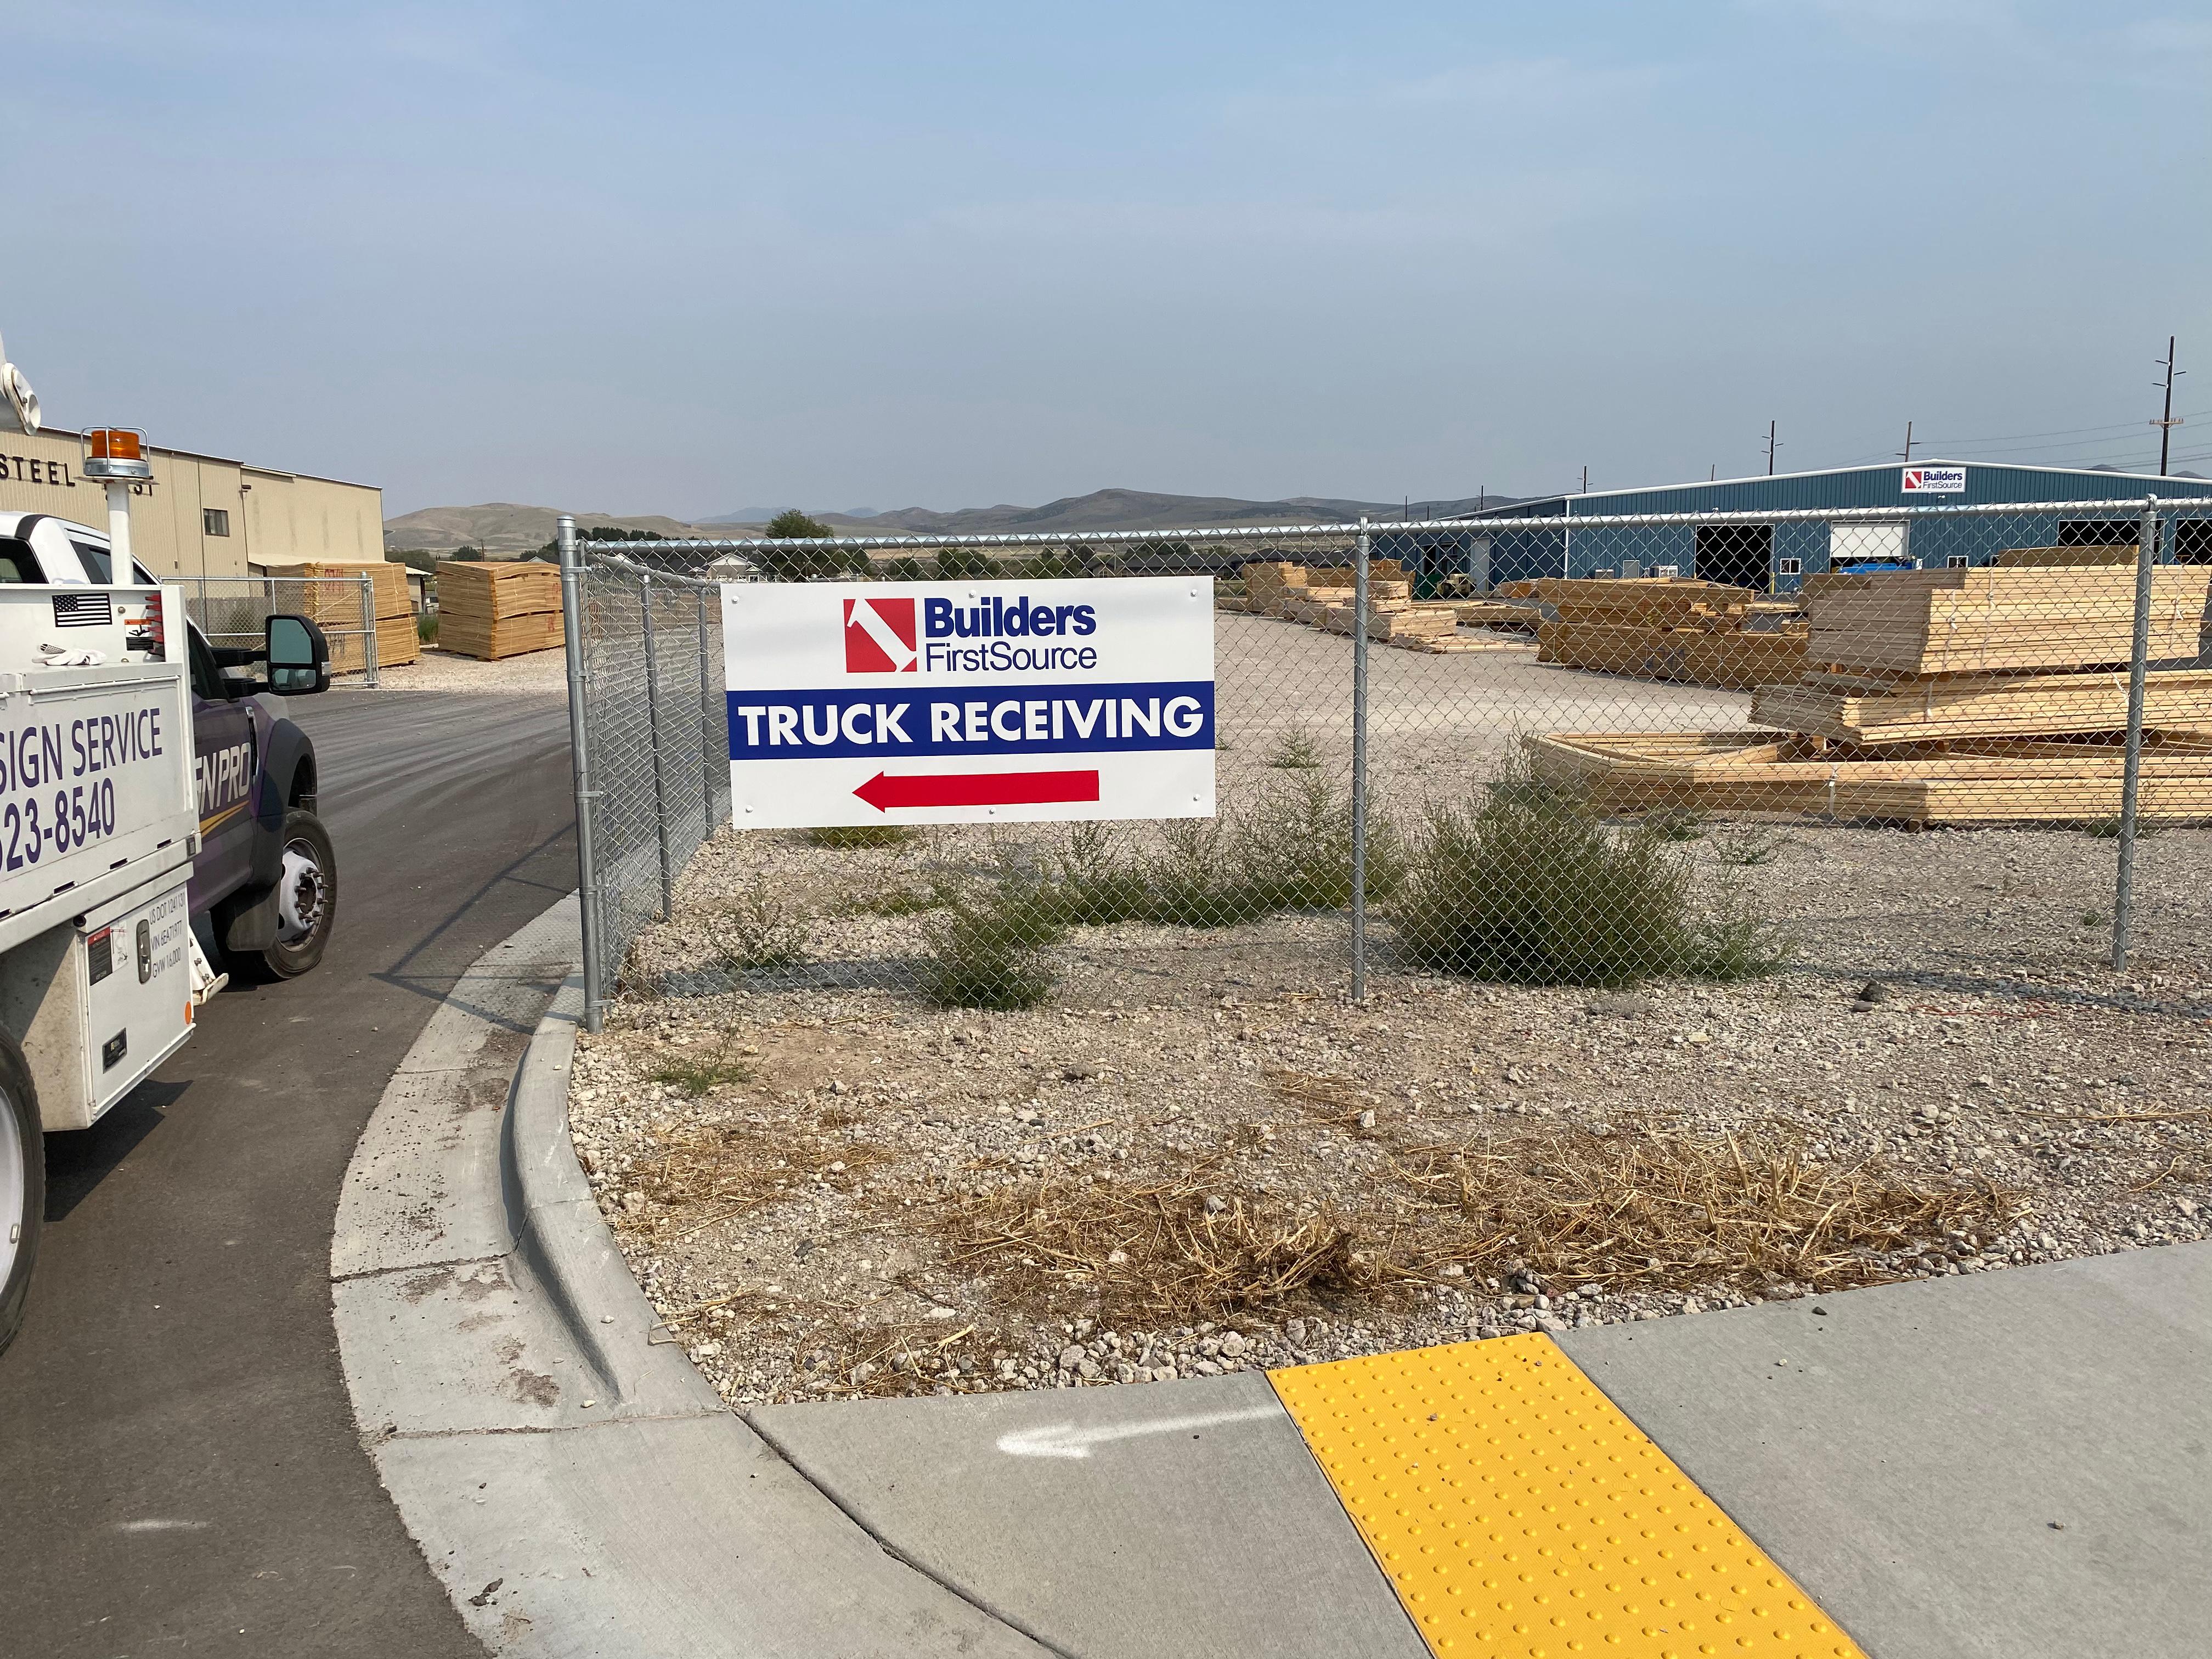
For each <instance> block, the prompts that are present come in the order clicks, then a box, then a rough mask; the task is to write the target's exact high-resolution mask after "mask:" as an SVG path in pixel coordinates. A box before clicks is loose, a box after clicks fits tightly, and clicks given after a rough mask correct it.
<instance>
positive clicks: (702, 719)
mask: <svg viewBox="0 0 2212 1659" xmlns="http://www.w3.org/2000/svg"><path fill="white" fill-rule="evenodd" d="M694 593H695V597H696V598H697V599H698V601H699V766H700V778H699V787H701V788H702V790H703V791H705V805H703V806H702V809H701V815H700V819H699V822H700V823H701V824H702V825H703V826H704V827H703V828H702V829H701V831H700V837H701V839H702V840H705V839H707V838H708V837H711V836H713V835H714V675H713V673H712V672H711V671H710V669H709V664H708V659H709V655H710V653H708V649H707V633H708V629H707V622H708V611H707V600H708V590H707V589H706V588H703V587H702V588H697V589H695V590H694ZM714 598H715V599H717V600H719V599H720V598H721V595H720V593H719V592H717V593H715V594H714ZM723 764H724V765H727V764H728V760H727V758H725V759H724V761H723Z"/></svg>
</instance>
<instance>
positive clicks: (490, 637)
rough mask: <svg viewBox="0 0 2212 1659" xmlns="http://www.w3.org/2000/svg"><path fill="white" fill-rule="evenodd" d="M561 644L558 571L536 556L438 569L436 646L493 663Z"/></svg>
mask: <svg viewBox="0 0 2212 1659" xmlns="http://www.w3.org/2000/svg"><path fill="white" fill-rule="evenodd" d="M561 642H562V633H561V573H560V571H559V569H558V568H556V567H555V566H553V565H550V564H540V563H538V562H536V561H535V560H532V561H527V562H513V563H496V564H495V563H492V562H483V563H474V562H471V563H461V562H456V561H451V560H449V561H447V562H445V563H442V564H441V565H440V566H439V567H438V644H439V646H440V647H441V649H444V650H447V651H458V652H459V653H461V654H462V655H463V656H467V657H480V658H482V659H484V660H485V661H487V662H496V661H497V660H498V659H501V657H519V656H520V655H522V654H523V653H526V652H530V651H550V650H551V649H553V648H554V647H556V646H558V645H560V644H561Z"/></svg>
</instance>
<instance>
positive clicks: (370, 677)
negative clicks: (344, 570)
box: [361, 570, 376, 691]
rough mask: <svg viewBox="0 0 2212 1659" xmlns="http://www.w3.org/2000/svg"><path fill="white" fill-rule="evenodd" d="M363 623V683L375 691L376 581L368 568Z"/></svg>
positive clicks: (363, 580)
mask: <svg viewBox="0 0 2212 1659" xmlns="http://www.w3.org/2000/svg"><path fill="white" fill-rule="evenodd" d="M361 623H362V627H361V660H362V684H363V685H365V686H367V687H368V689H369V690H372V691H374V690H376V581H375V579H374V578H373V577H372V576H370V574H368V572H367V571H366V570H364V571H362V573H361Z"/></svg>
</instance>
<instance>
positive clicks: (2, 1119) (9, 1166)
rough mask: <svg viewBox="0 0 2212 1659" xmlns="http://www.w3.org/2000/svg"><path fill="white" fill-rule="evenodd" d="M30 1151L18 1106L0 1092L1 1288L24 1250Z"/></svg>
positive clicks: (11, 1274) (13, 1271) (12, 1275)
mask: <svg viewBox="0 0 2212 1659" xmlns="http://www.w3.org/2000/svg"><path fill="white" fill-rule="evenodd" d="M28 1156H29V1152H28V1149H27V1147H25V1146H24V1145H23V1128H22V1124H21V1121H18V1119H17V1118H16V1116H15V1102H14V1101H13V1100H11V1099H9V1097H8V1096H7V1094H6V1093H5V1091H0V1285H5V1284H6V1283H7V1282H8V1281H9V1279H11V1278H13V1277H14V1276H15V1257H16V1255H17V1253H18V1252H20V1251H21V1249H22V1248H23V1198H24V1194H25V1189H26V1188H27V1186H28V1184H29V1164H28V1163H27V1158H28Z"/></svg>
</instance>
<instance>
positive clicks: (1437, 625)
mask: <svg viewBox="0 0 2212 1659" xmlns="http://www.w3.org/2000/svg"><path fill="white" fill-rule="evenodd" d="M1367 592H1368V604H1367V637H1368V638H1369V639H1370V640H1380V641H1382V642H1383V644H1385V645H1398V646H1407V647H1424V648H1425V647H1431V646H1434V645H1438V644H1441V643H1443V642H1445V641H1455V636H1456V635H1457V634H1458V631H1459V616H1458V613H1457V612H1456V611H1455V610H1454V608H1453V607H1452V606H1450V605H1417V604H1415V603H1414V602H1413V584H1412V583H1410V582H1376V581H1371V580H1370V582H1369V583H1368V585H1367ZM1357 615H1358V607H1357V606H1355V605H1353V604H1352V601H1351V599H1350V597H1349V596H1347V597H1346V599H1345V601H1344V602H1343V603H1341V604H1339V605H1331V606H1329V608H1328V611H1326V612H1324V613H1323V614H1322V618H1321V625H1322V627H1323V628H1326V629H1328V630H1329V632H1331V633H1332V634H1349V633H1351V632H1352V629H1353V628H1354V627H1355V626H1356V625H1357V623H1356V622H1355V618H1356V617H1357ZM1469 643H1470V644H1473V643H1474V641H1469Z"/></svg>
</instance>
